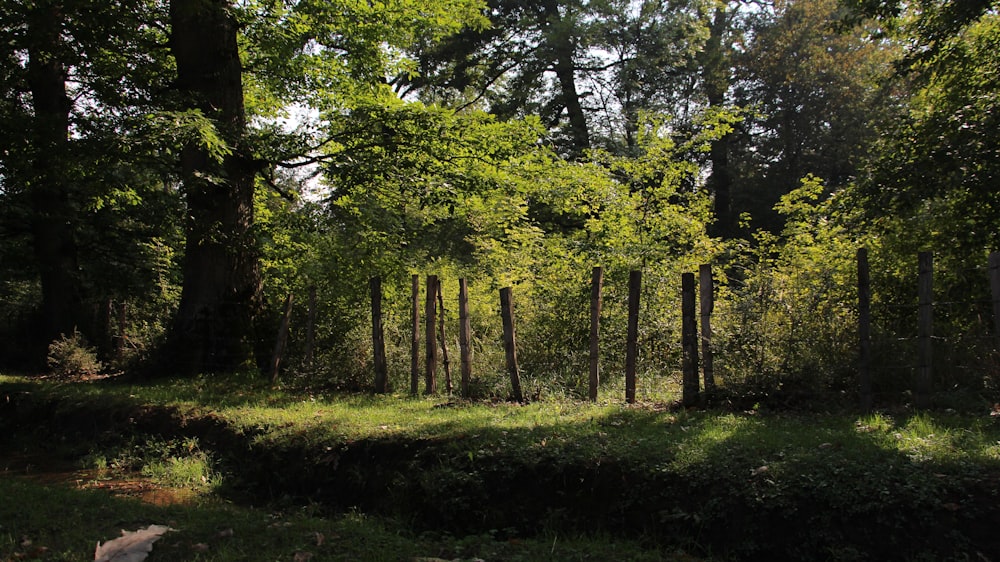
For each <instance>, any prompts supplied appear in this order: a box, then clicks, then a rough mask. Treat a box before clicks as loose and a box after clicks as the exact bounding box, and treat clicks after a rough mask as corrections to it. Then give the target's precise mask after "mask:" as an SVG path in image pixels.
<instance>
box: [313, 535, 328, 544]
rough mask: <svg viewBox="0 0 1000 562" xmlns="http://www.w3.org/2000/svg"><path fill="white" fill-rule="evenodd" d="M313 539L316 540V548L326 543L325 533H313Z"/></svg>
mask: <svg viewBox="0 0 1000 562" xmlns="http://www.w3.org/2000/svg"><path fill="white" fill-rule="evenodd" d="M313 538H314V539H316V546H323V543H324V542H326V537H324V536H323V533H319V532H316V533H313Z"/></svg>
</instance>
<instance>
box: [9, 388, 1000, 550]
mask: <svg viewBox="0 0 1000 562" xmlns="http://www.w3.org/2000/svg"><path fill="white" fill-rule="evenodd" d="M0 385H2V386H0V391H2V395H3V398H4V400H3V406H2V413H3V416H2V417H0V420H2V423H3V427H0V430H2V435H3V436H4V437H3V441H2V443H3V446H4V448H3V450H4V451H5V453H4V457H5V458H4V462H5V463H6V466H7V467H8V468H7V470H6V472H5V474H4V477H3V484H2V485H3V486H5V487H6V488H7V489H8V491H10V495H6V496H5V497H17V495H19V494H20V495H24V496H26V497H31V496H32V494H40V495H46V494H68V495H69V496H71V497H75V498H77V500H74V501H79V502H83V503H84V504H86V502H93V503H94V504H96V507H93V508H87V509H83V508H81V510H82V511H81V512H80V513H81V515H77V517H80V518H81V519H88V520H89V519H91V514H92V513H93V512H90V511H88V509H95V510H97V511H96V512H97V513H100V512H101V511H100V510H104V512H107V511H108V510H112V511H113V510H114V509H116V508H114V509H113V506H115V505H117V504H116V503H114V502H117V501H119V500H110V499H108V498H107V496H106V495H101V494H102V492H100V491H94V490H65V491H54V489H53V488H51V487H48V486H46V487H44V488H43V487H42V484H40V483H38V482H37V481H35V482H31V481H28V482H26V481H24V480H23V479H20V478H16V477H15V473H17V472H24V467H23V466H21V467H20V468H18V466H17V462H16V459H17V458H21V459H24V458H31V455H37V454H38V453H39V451H44V452H45V456H46V457H47V458H49V459H52V458H56V459H59V460H60V461H61V462H63V463H70V464H74V465H75V466H83V467H87V468H91V469H100V468H104V469H105V470H108V471H109V472H108V474H111V473H114V474H118V475H124V474H133V475H134V474H136V473H139V474H145V476H146V477H147V478H152V479H155V480H158V481H159V483H160V484H161V485H170V486H183V487H186V488H187V489H189V490H194V493H193V494H192V497H193V498H195V500H194V503H193V504H188V505H187V506H184V505H172V506H165V507H160V508H155V509H154V508H153V507H149V506H146V507H139V506H140V505H141V504H136V503H129V504H128V505H129V506H131V507H130V508H129V509H135V510H137V511H135V512H133V513H145V514H144V515H131V516H113V517H112V521H110V522H108V521H103V517H95V518H92V519H94V521H95V522H96V521H100V523H99V524H98V526H93V527H90V526H84V527H83V529H85V530H86V531H89V532H94V533H96V536H94V537H89V538H88V539H87V541H94V540H97V539H101V540H107V539H110V538H113V537H114V536H116V534H117V532H118V531H117V529H115V528H114V527H115V526H122V525H123V524H124V523H121V522H126V523H128V524H131V523H135V524H137V525H138V524H140V523H141V524H142V526H145V525H148V524H151V523H161V524H170V525H171V526H172V527H177V528H181V527H183V528H186V529H193V531H187V532H188V533H190V534H188V535H182V534H177V535H175V537H176V538H175V539H173V542H171V538H170V535H169V534H168V535H167V537H165V538H164V539H163V540H162V542H163V545H171V544H177V543H178V542H180V543H183V545H185V546H181V547H177V548H175V549H174V550H173V553H174V554H169V553H167V552H162V553H161V552H157V550H156V549H154V556H164V557H165V558H151V559H190V558H184V556H185V555H186V556H190V555H191V551H190V550H189V548H190V545H196V544H202V543H204V544H214V543H212V540H217V539H213V537H214V536H215V535H214V534H213V533H218V532H221V531H225V529H227V528H229V527H231V526H232V525H230V524H227V523H224V521H225V520H226V518H227V517H230V518H234V519H235V520H240V519H241V518H242V520H243V521H244V523H242V525H243V526H242V527H239V531H240V532H239V534H240V535H243V534H244V533H246V534H247V535H251V536H253V537H254V538H253V539H252V540H250V541H249V542H247V541H236V542H235V543H234V544H233V545H232V550H229V549H227V548H228V547H225V548H224V547H222V546H214V547H212V548H211V549H210V551H209V552H207V553H199V554H198V556H200V557H202V558H201V559H213V560H227V559H240V554H239V552H240V549H247V550H245V551H244V552H275V555H274V556H273V557H270V558H269V556H270V555H266V556H264V557H262V558H259V559H271V558H273V559H288V558H289V557H290V556H293V555H294V552H296V551H301V552H315V553H316V554H321V552H319V551H317V548H318V547H316V546H315V545H313V546H312V550H310V549H309V547H310V543H309V539H308V534H309V532H318V533H321V534H323V535H324V536H332V535H334V534H336V535H338V536H341V537H347V538H345V539H344V543H345V545H348V544H349V545H350V546H345V549H346V550H344V552H348V553H349V552H352V551H351V550H350V549H351V548H361V547H359V546H358V544H367V541H375V542H376V543H377V542H379V541H380V540H384V541H387V542H388V543H389V546H386V547H385V548H386V550H385V551H384V552H385V553H386V554H385V555H384V556H385V557H386V558H385V559H393V557H396V559H398V558H399V557H401V556H402V557H405V556H424V555H429V554H433V555H435V556H441V557H444V558H446V559H454V558H463V557H470V558H471V557H479V558H483V559H487V560H489V559H494V560H515V559H546V558H548V556H547V555H546V554H545V552H544V548H543V547H545V545H548V546H549V547H552V543H553V542H554V543H555V545H556V546H559V545H560V544H563V545H564V546H566V547H567V548H570V549H571V550H572V549H576V550H572V552H576V553H577V554H578V555H579V559H609V558H616V557H619V556H617V555H614V554H612V551H609V550H606V548H609V547H608V545H612V546H613V547H614V548H627V549H634V550H631V551H629V552H630V553H631V554H629V555H628V556H626V557H627V558H630V559H641V557H642V556H647V557H649V559H672V558H673V557H676V556H680V555H679V554H678V553H679V552H682V553H687V554H685V556H690V555H694V556H699V557H710V558H712V559H719V560H725V559H746V558H757V557H760V556H771V557H779V558H783V559H801V560H811V559H818V558H819V559H861V560H863V559H879V558H882V559H921V557H924V559H941V558H948V559H950V558H961V557H965V556H968V557H970V558H975V557H976V556H980V555H981V556H984V557H987V558H991V557H992V556H994V555H996V554H997V553H998V552H1000V544H998V543H997V541H996V538H995V534H994V533H993V531H992V530H993V529H994V528H995V525H996V524H997V523H998V522H1000V513H998V510H997V509H996V508H995V505H996V501H997V499H998V498H997V488H998V486H997V483H998V482H1000V424H996V423H995V422H994V419H995V418H994V417H992V416H990V412H989V410H988V409H984V410H983V411H979V412H963V413H958V412H936V413H931V412H923V413H917V412H912V411H908V410H902V409H901V410H899V411H894V412H883V413H876V414H871V415H858V414H855V413H851V412H845V411H838V412H831V413H820V414H816V413H811V414H803V413H800V412H792V411H785V412H766V411H759V410H751V411H697V410H680V409H676V408H672V407H669V405H668V404H655V403H640V404H637V405H633V406H626V405H624V404H620V403H618V402H616V401H611V400H608V401H604V402H599V403H597V404H591V403H584V402H578V401H572V400H565V399H550V400H547V401H540V402H536V403H532V404H529V405H524V406H522V405H516V404H512V403H506V402H495V403H469V402H463V401H458V400H450V399H448V398H445V397H428V398H413V397H408V396H393V395H388V396H370V395H337V394H328V393H324V392H320V391H318V390H316V389H314V390H312V391H311V392H310V391H309V390H306V389H293V388H286V389H274V388H271V387H270V386H269V385H267V384H263V383H262V382H258V381H255V379H254V378H251V377H220V378H216V377H201V378H195V379H173V380H164V381H157V382H155V383H149V384H131V383H122V382H102V383H65V382H63V383H56V382H52V381H42V380H38V379H29V378H17V377H4V378H3V379H2V380H0ZM232 388H240V389H241V390H240V391H235V392H230V391H226V389H232ZM22 464H23V463H22ZM57 488H58V489H59V490H63V489H64V488H65V485H64V486H63V487H62V488H60V487H57ZM70 488H72V486H70ZM109 502H110V503H109ZM15 504H21V505H27V506H32V507H31V508H30V511H31V513H34V515H33V516H32V517H26V516H21V515H19V514H22V513H26V512H25V511H24V510H23V508H21V507H17V506H15ZM4 505H5V507H4V508H3V516H2V519H0V524H2V525H3V533H2V534H0V537H2V538H3V540H4V541H6V542H5V543H4V544H3V547H2V548H3V549H4V551H3V554H4V555H5V556H14V554H15V553H18V552H21V553H23V552H26V550H25V549H26V547H22V546H21V545H20V544H19V542H18V541H20V540H21V539H22V537H28V538H29V540H31V541H33V543H35V544H42V543H48V544H55V545H61V546H60V547H59V548H63V549H64V550H65V549H72V548H82V546H83V545H86V544H89V543H88V542H87V541H83V538H84V537H82V536H80V537H77V538H76V539H74V541H76V542H73V541H70V542H66V543H63V542H60V541H59V539H58V538H56V537H58V536H59V535H60V529H61V528H62V525H61V524H53V522H52V520H51V519H46V516H45V515H44V514H46V513H48V514H49V517H51V513H52V512H53V511H56V512H58V510H56V509H55V508H54V507H52V504H45V503H44V502H38V501H33V500H30V499H29V500H27V501H24V502H14V503H11V502H6V503H5V504H4ZM50 509H51V510H52V511H50ZM143 510H146V511H143ZM157 510H165V511H157ZM220 510H221V511H220ZM230 511H232V512H235V513H236V514H237V515H222V514H223V513H228V512H230ZM272 513H279V514H282V516H291V517H292V525H291V528H292V529H294V530H295V532H294V533H291V531H290V533H291V535H294V536H291V537H289V536H286V537H285V538H281V539H280V540H279V539H278V538H275V545H273V548H275V549H279V550H280V549H284V550H282V552H280V553H279V552H277V551H276V550H258V549H263V548H271V547H265V546H263V545H257V544H256V543H254V542H253V541H256V540H258V539H259V540H261V541H263V540H265V539H264V538H261V537H260V536H259V535H260V530H259V529H260V527H261V526H263V528H265V529H270V528H269V527H267V525H270V524H271V523H273V522H274V521H272V520H270V519H268V518H269V517H271V514H272ZM345 514H347V515H345ZM200 517H205V519H199V518H200ZM171 521H174V522H178V521H182V522H183V523H184V524H178V525H174V524H173V523H171ZM197 521H202V522H201V523H199V522H197ZM369 523H371V525H372V528H373V529H374V530H371V529H368V530H366V529H367V526H368V525H369ZM100 525H104V527H101V526H100ZM107 525H110V526H111V528H108V527H107ZM126 526H127V525H126ZM255 526H256V527H255ZM216 527H217V528H216ZM136 528H138V527H136ZM234 528H235V527H234ZM345 528H346V529H349V530H344V529H345ZM386 528H388V529H389V530H388V531H380V529H386ZM252 529H257V531H253V530H252ZM303 529H305V530H303ZM313 529H315V531H311V530H313ZM97 531H101V532H97ZM266 532H268V533H270V532H271V530H268V531H266ZM382 532H385V533H389V534H392V535H393V536H397V533H402V534H403V535H404V536H407V537H409V538H410V542H409V543H407V544H409V546H407V547H405V548H404V547H401V546H392V545H398V544H399V543H398V542H395V541H396V540H397V539H396V538H393V539H391V540H390V539H387V538H383V539H377V538H371V537H370V536H368V535H365V533H375V534H376V535H378V534H379V533H382ZM356 533H358V534H356ZM32 536H35V537H41V538H40V539H36V538H31V537H32ZM366 537H367V538H366ZM569 537H583V538H579V539H578V540H579V541H582V542H574V541H575V540H577V539H573V540H569ZM587 537H589V538H587ZM39 541H41V542H39ZM296 541H297V542H296ZM550 541H551V542H550ZM562 541H568V542H562ZM588 541H594V542H593V543H588ZM635 541H638V542H635ZM292 543H294V544H292ZM158 544H159V543H158ZM588 544H589V546H588ZM596 544H602V545H605V546H604V547H602V548H604V549H603V550H602V549H601V548H598V547H596V546H594V545H596ZM73 545H80V546H73ZM414 545H415V546H414ZM512 545H515V546H512ZM569 545H577V546H569ZM159 548H162V546H161V547H158V549H159ZM199 548H200V547H199ZM553 548H555V547H553ZM420 549H424V550H422V551H421V552H417V550H420ZM435 549H437V550H436V551H434V550H435ZM166 550H169V549H166ZM320 550H321V551H322V556H324V557H326V556H329V557H330V559H349V557H345V558H336V556H339V555H337V554H336V553H334V552H331V551H329V550H323V549H320ZM571 550H567V551H563V552H565V554H566V559H572V556H573V554H572V553H571ZM431 551H434V552H431ZM66 552H69V551H65V552H64V553H63V554H61V555H58V556H63V558H61V559H72V558H73V557H71V556H69V555H68V554H66ZM77 552H79V551H77ZM379 552H382V551H379ZM552 552H555V550H553V551H552ZM550 554H551V553H550ZM619 554H620V553H619ZM47 556H50V557H51V556H57V554H53V553H51V551H50V552H49V553H48V554H47ZM78 556H79V555H78ZM170 556H177V558H170ZM373 556H376V558H377V557H378V556H382V554H378V555H373ZM588 556H589V557H590V558H587V557H588ZM56 559H59V558H56Z"/></svg>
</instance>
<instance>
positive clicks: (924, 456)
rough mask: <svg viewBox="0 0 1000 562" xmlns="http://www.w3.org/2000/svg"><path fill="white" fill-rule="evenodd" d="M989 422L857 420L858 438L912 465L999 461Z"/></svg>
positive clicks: (923, 417) (928, 417) (927, 417)
mask: <svg viewBox="0 0 1000 562" xmlns="http://www.w3.org/2000/svg"><path fill="white" fill-rule="evenodd" d="M988 422H989V419H987V418H984V419H974V420H969V419H968V418H958V417H955V416H948V415H934V414H930V413H919V414H914V415H910V416H908V417H905V418H903V419H902V420H900V421H898V422H897V421H896V420H894V419H893V418H892V417H891V416H888V415H883V414H872V415H870V416H865V417H862V418H859V419H858V421H857V423H856V424H855V425H856V428H857V431H858V433H859V434H863V435H866V436H868V438H869V439H871V440H872V441H873V442H874V443H877V444H878V445H879V446H880V447H882V448H885V449H887V450H892V451H898V452H900V453H902V454H904V455H906V456H907V457H908V458H909V459H910V460H911V461H913V462H928V461H935V462H940V463H963V462H988V461H997V460H1000V441H998V440H997V433H998V432H997V428H995V427H988V426H987V424H988Z"/></svg>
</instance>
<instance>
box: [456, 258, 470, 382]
mask: <svg viewBox="0 0 1000 562" xmlns="http://www.w3.org/2000/svg"><path fill="white" fill-rule="evenodd" d="M458 347H459V355H460V356H461V362H460V366H461V371H462V397H463V398H470V397H471V391H470V389H469V386H470V384H471V382H472V322H471V320H470V319H469V285H468V283H467V282H466V280H465V279H464V278H463V279H459V280H458Z"/></svg>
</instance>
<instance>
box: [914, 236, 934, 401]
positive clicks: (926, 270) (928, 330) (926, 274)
mask: <svg viewBox="0 0 1000 562" xmlns="http://www.w3.org/2000/svg"><path fill="white" fill-rule="evenodd" d="M918 261H919V275H920V276H919V279H918V282H917V295H918V298H919V303H920V308H919V325H918V340H919V345H920V351H919V359H920V361H919V365H918V367H917V381H916V392H915V397H914V398H915V402H916V405H917V406H918V407H926V406H927V404H928V402H929V399H930V393H931V378H932V375H933V370H934V367H933V346H934V344H933V338H934V255H933V254H932V253H931V252H920V254H919V256H918Z"/></svg>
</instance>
